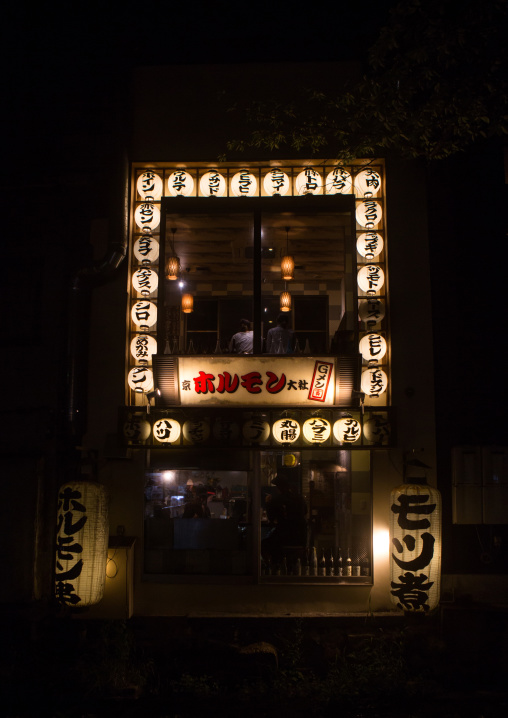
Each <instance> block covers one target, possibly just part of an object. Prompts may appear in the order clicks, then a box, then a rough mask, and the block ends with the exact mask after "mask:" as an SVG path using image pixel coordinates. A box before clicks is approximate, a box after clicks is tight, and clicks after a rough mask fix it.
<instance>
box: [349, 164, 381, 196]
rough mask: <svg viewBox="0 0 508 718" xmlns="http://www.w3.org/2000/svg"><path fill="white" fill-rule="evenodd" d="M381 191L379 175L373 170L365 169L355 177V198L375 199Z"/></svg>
mask: <svg viewBox="0 0 508 718" xmlns="http://www.w3.org/2000/svg"><path fill="white" fill-rule="evenodd" d="M380 190H381V175H380V174H379V172H377V171H376V170H375V169H373V168H371V167H367V168H366V169H364V170H362V171H361V172H358V174H357V175H356V177H355V194H356V196H357V197H376V196H377V195H378V193H379V192H380Z"/></svg>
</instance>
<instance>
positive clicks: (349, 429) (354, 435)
mask: <svg viewBox="0 0 508 718" xmlns="http://www.w3.org/2000/svg"><path fill="white" fill-rule="evenodd" d="M333 435H334V437H335V439H336V440H337V441H338V442H339V443H340V444H354V443H355V442H356V441H358V440H359V438H360V437H361V435H362V427H361V424H360V422H359V421H357V420H356V419H353V418H352V417H344V418H343V419H338V420H337V421H336V422H335V423H334V425H333Z"/></svg>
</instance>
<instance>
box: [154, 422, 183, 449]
mask: <svg viewBox="0 0 508 718" xmlns="http://www.w3.org/2000/svg"><path fill="white" fill-rule="evenodd" d="M152 432H153V436H154V439H155V440H156V441H160V442H161V443H166V444H174V443H176V442H177V441H178V440H179V439H180V434H181V426H180V423H179V422H178V421H176V420H175V419H172V418H168V419H159V420H158V421H155V422H154V425H153V429H152Z"/></svg>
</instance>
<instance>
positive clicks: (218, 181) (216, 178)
mask: <svg viewBox="0 0 508 718" xmlns="http://www.w3.org/2000/svg"><path fill="white" fill-rule="evenodd" d="M199 191H200V194H201V195H202V196H203V197H225V195H226V180H225V179H224V176H223V175H221V173H220V172H217V171H216V170H211V171H210V172H205V174H204V175H202V177H201V179H200V180H199Z"/></svg>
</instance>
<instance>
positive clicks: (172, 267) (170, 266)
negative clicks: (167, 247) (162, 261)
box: [166, 227, 180, 280]
mask: <svg viewBox="0 0 508 718" xmlns="http://www.w3.org/2000/svg"><path fill="white" fill-rule="evenodd" d="M171 231H172V233H173V241H172V243H171V251H172V252H173V255H172V256H171V257H169V258H168V260H167V262H166V279H173V280H174V279H178V275H179V274H180V259H179V258H178V257H177V256H176V252H175V234H176V227H172V228H171Z"/></svg>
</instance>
